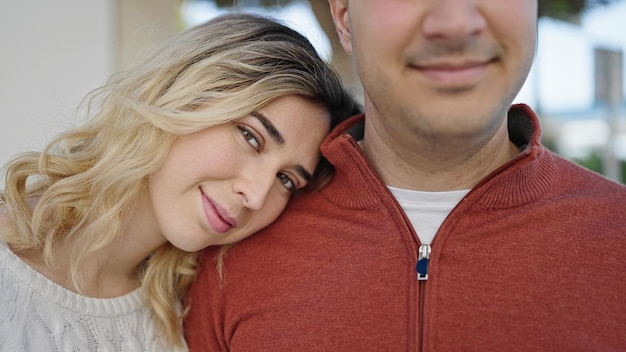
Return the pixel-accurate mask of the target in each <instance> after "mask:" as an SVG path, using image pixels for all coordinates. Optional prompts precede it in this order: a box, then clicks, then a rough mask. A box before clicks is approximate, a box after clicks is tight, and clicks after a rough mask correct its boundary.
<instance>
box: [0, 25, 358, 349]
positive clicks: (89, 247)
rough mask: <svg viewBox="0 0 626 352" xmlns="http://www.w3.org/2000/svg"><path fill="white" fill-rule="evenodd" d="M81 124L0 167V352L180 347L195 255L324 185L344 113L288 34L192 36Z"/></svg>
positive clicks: (244, 29)
mask: <svg viewBox="0 0 626 352" xmlns="http://www.w3.org/2000/svg"><path fill="white" fill-rule="evenodd" d="M87 102H88V104H87V106H88V110H87V111H88V112H90V114H89V115H90V119H89V120H87V121H86V122H84V123H83V124H82V125H80V126H78V127H76V128H74V129H72V130H69V131H67V132H65V133H62V134H60V136H59V137H58V138H56V139H55V140H53V141H52V142H51V143H50V144H49V145H48V146H47V147H46V148H45V149H44V150H43V152H42V153H26V154H23V155H19V156H17V157H15V158H14V159H13V160H12V161H11V162H9V163H8V164H7V166H6V170H5V171H6V182H5V186H4V192H5V193H4V195H3V197H2V198H1V200H2V203H0V238H1V239H2V241H0V270H1V271H0V297H1V298H0V305H1V306H0V311H3V312H8V314H4V313H3V315H2V317H1V318H0V327H1V329H0V350H3V351H4V350H11V351H23V350H28V351H40V350H55V349H56V350H80V351H83V350H84V351H87V350H89V351H91V350H96V349H97V350H120V351H121V350H123V351H137V350H147V351H158V350H165V351H172V350H175V349H176V350H179V349H180V350H183V349H185V343H184V341H183V339H182V337H181V336H182V332H181V316H182V312H183V311H184V307H182V303H181V302H182V297H183V296H184V294H185V292H186V290H187V287H188V285H189V283H190V282H191V281H192V280H193V278H194V275H195V270H196V259H197V258H196V253H197V251H198V250H200V249H202V248H204V247H206V246H210V245H218V244H229V243H233V242H235V241H238V240H241V239H243V238H245V237H247V236H250V235H251V234H253V233H254V232H255V231H257V230H259V229H261V228H263V227H265V226H267V225H268V224H269V223H270V222H272V221H273V220H275V219H276V217H278V215H279V213H280V212H281V211H282V210H283V209H284V207H285V206H286V204H287V202H288V200H289V198H290V197H292V196H293V195H294V194H297V193H298V192H299V191H302V190H307V189H312V188H315V187H317V186H319V185H320V184H322V183H323V182H324V180H325V179H327V177H328V175H329V173H330V171H331V170H330V169H329V167H328V166H327V165H328V164H326V163H323V162H321V163H318V161H319V160H320V155H319V151H318V147H319V145H320V143H321V141H322V139H323V138H324V137H325V135H326V134H327V133H328V132H329V130H330V129H331V128H332V127H333V126H334V125H335V124H336V123H338V122H339V121H340V120H341V119H343V118H345V117H347V116H349V115H350V114H352V113H353V112H354V111H355V110H354V109H355V104H354V102H353V101H352V99H351V98H350V97H349V95H347V94H346V93H345V91H344V90H343V89H342V87H341V85H340V81H339V79H338V77H337V76H336V75H335V74H334V73H333V71H332V70H331V69H330V68H329V67H328V66H327V65H326V64H325V63H324V62H323V61H322V60H321V59H320V58H319V56H318V55H317V53H316V52H315V49H314V48H313V47H312V46H311V44H310V43H309V42H308V41H307V40H306V39H305V38H304V37H303V36H301V35H300V34H298V33H297V32H295V31H293V30H291V29H289V28H287V27H285V26H283V25H281V24H278V23H276V22H274V21H272V20H269V19H265V18H262V17H258V16H254V15H246V14H230V15H224V16H221V17H218V18H216V19H214V20H212V21H209V22H207V23H205V24H203V25H200V26H197V27H195V28H192V29H190V30H188V31H186V32H184V33H182V34H181V35H179V36H177V37H176V38H174V39H173V40H172V41H170V42H169V43H167V44H166V45H164V46H163V47H162V48H161V49H159V50H158V51H157V52H155V53H154V55H153V56H152V57H151V58H149V59H147V60H146V61H145V62H143V63H141V64H140V65H138V66H137V67H136V68H135V69H134V70H131V71H128V72H125V73H121V74H119V75H115V76H113V77H112V79H111V80H110V81H109V82H108V83H107V84H106V85H105V86H104V87H102V88H100V89H98V90H96V91H94V92H92V93H91V94H90V95H89V96H88V100H87Z"/></svg>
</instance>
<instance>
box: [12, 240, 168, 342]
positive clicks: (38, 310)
mask: <svg viewBox="0 0 626 352" xmlns="http://www.w3.org/2000/svg"><path fill="white" fill-rule="evenodd" d="M172 350H173V349H172V348H165V347H163V346H162V345H160V344H159V342H158V340H157V336H156V332H155V325H154V322H153V320H152V319H151V318H150V314H149V311H148V310H147V309H146V307H145V306H144V304H143V301H142V298H141V291H140V290H139V289H137V290H135V291H133V292H131V293H128V294H126V295H124V296H121V297H117V298H110V299H108V298H107V299H102V298H91V297H86V296H82V295H79V294H77V293H74V292H72V291H69V290H67V289H65V288H63V287H61V286H59V285H58V284H56V283H54V282H53V281H51V280H49V279H48V278H46V277H45V276H43V275H42V274H40V273H39V272H37V271H36V270H34V269H33V268H31V267H30V266H29V265H28V264H26V263H25V262H24V261H22V260H21V259H20V258H19V257H17V256H16V255H15V254H14V253H13V252H12V251H11V250H10V249H9V248H8V246H7V244H6V243H5V242H4V241H2V240H0V351H2V352H4V351H7V352H8V351H10V352H21V351H24V352H26V351H32V352H42V351H85V352H92V351H116V352H122V351H123V352H127V351H128V352H130V351H132V352H136V351H150V352H153V351H172Z"/></svg>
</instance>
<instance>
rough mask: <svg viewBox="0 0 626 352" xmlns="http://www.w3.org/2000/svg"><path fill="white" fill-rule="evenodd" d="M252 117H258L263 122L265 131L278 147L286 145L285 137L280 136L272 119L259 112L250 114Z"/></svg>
mask: <svg viewBox="0 0 626 352" xmlns="http://www.w3.org/2000/svg"><path fill="white" fill-rule="evenodd" d="M250 115H251V116H254V117H256V118H257V119H258V120H259V121H260V122H261V124H263V127H265V129H266V130H267V133H268V134H269V135H270V137H272V139H273V140H274V141H275V142H276V143H277V144H278V145H283V144H285V138H283V135H282V134H280V131H279V130H278V129H277V128H276V126H274V124H273V123H272V121H270V119H268V118H267V117H266V116H265V115H263V114H262V113H260V112H258V111H253V112H251V113H250Z"/></svg>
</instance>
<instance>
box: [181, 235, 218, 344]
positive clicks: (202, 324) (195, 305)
mask: <svg viewBox="0 0 626 352" xmlns="http://www.w3.org/2000/svg"><path fill="white" fill-rule="evenodd" d="M216 253H217V250H216V249H215V248H211V247H210V248H209V249H207V250H205V251H204V253H203V255H202V260H201V262H200V266H199V272H198V276H197V278H196V281H195V282H194V283H193V284H192V285H191V287H190V289H189V292H188V293H187V305H188V312H187V315H186V316H185V317H184V320H183V328H184V333H185V339H186V340H187V345H188V346H189V350H190V351H192V352H193V351H227V350H228V348H227V346H226V343H225V340H224V334H223V331H224V326H223V325H224V322H223V319H222V318H220V317H223V314H221V313H220V312H221V311H222V307H221V303H220V302H221V300H220V299H219V297H220V290H221V288H220V283H219V277H218V275H217V270H216V264H215V260H213V258H215V255H216Z"/></svg>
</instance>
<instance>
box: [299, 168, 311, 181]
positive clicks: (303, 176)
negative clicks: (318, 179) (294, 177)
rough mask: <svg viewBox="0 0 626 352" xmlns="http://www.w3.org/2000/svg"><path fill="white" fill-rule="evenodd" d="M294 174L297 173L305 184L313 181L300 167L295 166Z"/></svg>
mask: <svg viewBox="0 0 626 352" xmlns="http://www.w3.org/2000/svg"><path fill="white" fill-rule="evenodd" d="M296 172H297V173H299V174H300V176H301V177H302V178H303V179H305V180H306V182H311V180H312V179H313V175H311V173H310V172H308V171H307V170H306V169H305V168H304V166H302V165H296Z"/></svg>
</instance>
